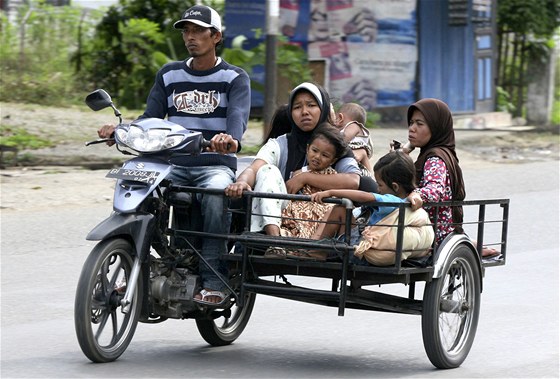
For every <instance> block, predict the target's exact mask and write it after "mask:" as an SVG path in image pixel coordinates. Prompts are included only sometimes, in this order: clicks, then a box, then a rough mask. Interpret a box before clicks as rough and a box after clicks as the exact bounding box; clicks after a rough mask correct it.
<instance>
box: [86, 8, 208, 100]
mask: <svg viewBox="0 0 560 379" xmlns="http://www.w3.org/2000/svg"><path fill="white" fill-rule="evenodd" d="M194 3H195V2H194V1H193V0H191V1H188V0H120V1H119V5H118V6H112V7H110V8H109V11H108V12H107V13H106V14H105V16H104V17H103V19H102V20H101V22H100V23H99V24H98V26H97V28H96V32H95V37H94V39H93V43H92V44H91V48H90V49H89V51H88V58H89V63H88V65H87V67H85V69H84V70H82V73H83V75H85V76H86V77H87V78H88V81H89V82H92V83H95V87H97V88H105V89H106V90H108V91H109V92H110V93H112V94H115V96H118V97H119V99H120V102H121V104H122V105H123V106H127V107H131V108H143V106H144V105H145V100H146V97H147V94H148V91H149V89H150V88H151V87H152V85H153V82H154V77H155V74H156V72H157V70H158V69H159V68H160V67H161V66H162V65H163V64H165V63H167V62H169V61H170V60H179V59H184V58H185V54H186V50H185V46H184V42H183V39H182V38H181V34H180V32H179V31H178V30H176V29H174V28H173V23H174V22H175V21H176V20H178V19H179V18H180V17H181V15H182V13H183V12H184V11H185V10H186V9H188V8H189V7H191V6H192V5H194ZM209 5H210V4H209ZM211 6H212V5H211ZM215 9H216V10H218V9H219V8H215ZM140 17H141V18H140Z"/></svg>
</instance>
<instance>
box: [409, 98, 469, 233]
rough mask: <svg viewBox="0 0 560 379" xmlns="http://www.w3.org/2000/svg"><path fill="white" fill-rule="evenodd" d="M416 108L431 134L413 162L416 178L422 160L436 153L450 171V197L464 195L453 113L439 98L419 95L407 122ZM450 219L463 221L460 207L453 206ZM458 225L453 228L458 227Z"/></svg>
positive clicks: (422, 167) (422, 171)
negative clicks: (419, 97)
mask: <svg viewBox="0 0 560 379" xmlns="http://www.w3.org/2000/svg"><path fill="white" fill-rule="evenodd" d="M415 110H419V111H420V112H421V113H422V114H423V115H424V118H425V119H426V123H427V124H428V127H429V128H430V131H431V133H432V137H431V138H430V141H428V143H427V144H426V145H425V146H422V147H421V148H420V154H419V155H418V159H417V160H416V162H414V165H415V166H416V178H417V180H418V182H420V180H421V179H422V177H423V176H424V164H425V163H426V160H427V159H428V158H430V157H438V158H440V159H442V160H443V161H444V162H445V165H446V167H447V171H448V172H449V178H450V181H451V183H450V185H451V196H452V197H453V200H464V199H465V196H466V192H465V183H464V182H463V172H462V171H461V167H460V166H459V159H458V158H457V153H456V152H455V131H454V130H453V117H452V116H451V111H450V110H449V107H448V106H447V104H445V103H444V102H443V101H441V100H438V99H430V98H426V99H422V100H419V101H417V102H416V103H414V104H412V105H411V106H410V107H408V124H409V125H410V119H411V118H412V113H414V111H415ZM453 222H454V223H458V224H461V223H462V222H463V208H462V207H453ZM460 229H461V227H460V225H459V226H458V227H456V230H458V231H460Z"/></svg>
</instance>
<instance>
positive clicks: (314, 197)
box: [311, 191, 331, 204]
mask: <svg viewBox="0 0 560 379" xmlns="http://www.w3.org/2000/svg"><path fill="white" fill-rule="evenodd" d="M326 197H331V195H330V194H329V191H320V192H316V193H314V194H312V195H311V201H314V202H316V203H319V204H323V199H324V198H326Z"/></svg>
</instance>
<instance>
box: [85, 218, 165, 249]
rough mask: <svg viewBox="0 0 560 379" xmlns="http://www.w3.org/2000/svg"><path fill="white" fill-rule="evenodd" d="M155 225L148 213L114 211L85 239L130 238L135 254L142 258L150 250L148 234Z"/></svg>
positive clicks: (149, 234) (150, 233)
mask: <svg viewBox="0 0 560 379" xmlns="http://www.w3.org/2000/svg"><path fill="white" fill-rule="evenodd" d="M154 227H155V221H154V215H152V214H149V213H118V212H114V213H113V214H111V216H109V217H108V218H106V219H105V220H103V221H102V222H101V223H99V224H98V225H97V226H96V227H95V228H93V229H92V230H91V231H90V232H89V234H88V235H87V237H86V239H87V240H88V241H101V240H105V239H108V238H112V237H117V236H124V237H128V238H130V239H131V240H132V241H133V243H134V247H135V249H136V254H138V256H139V257H140V258H141V260H144V258H145V257H146V256H147V254H148V253H149V251H150V242H151V238H150V236H151V235H152V233H153V230H154Z"/></svg>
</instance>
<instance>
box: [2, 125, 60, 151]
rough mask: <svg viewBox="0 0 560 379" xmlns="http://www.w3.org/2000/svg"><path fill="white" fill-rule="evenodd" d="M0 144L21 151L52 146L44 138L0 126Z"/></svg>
mask: <svg viewBox="0 0 560 379" xmlns="http://www.w3.org/2000/svg"><path fill="white" fill-rule="evenodd" d="M0 144H1V145H5V146H11V147H17V148H18V150H23V149H40V148H43V147H50V146H53V143H52V142H51V141H49V140H46V139H44V138H41V137H38V136H36V135H33V134H31V133H28V132H27V131H26V130H25V129H24V128H16V129H12V128H8V127H5V126H0Z"/></svg>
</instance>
